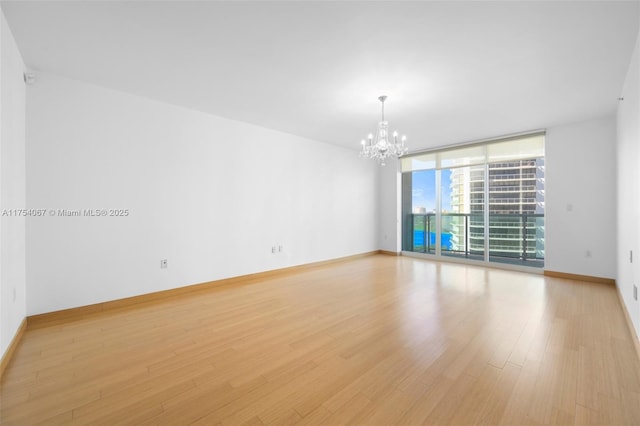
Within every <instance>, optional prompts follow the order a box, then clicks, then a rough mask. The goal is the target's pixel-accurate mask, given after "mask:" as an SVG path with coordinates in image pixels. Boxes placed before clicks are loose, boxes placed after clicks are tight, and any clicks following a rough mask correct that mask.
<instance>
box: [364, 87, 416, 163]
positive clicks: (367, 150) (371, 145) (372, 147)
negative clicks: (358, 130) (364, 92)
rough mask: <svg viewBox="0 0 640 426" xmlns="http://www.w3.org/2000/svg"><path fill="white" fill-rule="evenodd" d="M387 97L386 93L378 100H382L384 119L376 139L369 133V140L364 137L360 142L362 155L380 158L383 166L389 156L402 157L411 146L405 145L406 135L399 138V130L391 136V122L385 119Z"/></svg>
mask: <svg viewBox="0 0 640 426" xmlns="http://www.w3.org/2000/svg"><path fill="white" fill-rule="evenodd" d="M386 99H387V97H386V96H384V95H383V96H379V97H378V100H379V101H380V102H382V120H381V121H380V122H379V123H378V130H377V131H376V137H375V139H374V138H373V135H372V134H371V133H369V136H368V137H367V140H364V139H362V142H360V144H361V145H362V152H361V153H360V155H361V156H362V157H364V158H370V159H375V160H378V162H379V163H380V164H381V165H383V166H384V160H385V159H386V158H387V157H390V156H392V155H393V156H394V157H402V156H403V155H404V154H406V153H407V151H409V148H407V147H406V146H405V145H404V142H405V141H406V140H407V137H406V136H404V135H403V136H402V138H401V139H400V140H398V132H393V135H391V137H390V136H389V122H388V121H385V120H384V101H385V100H386ZM391 138H393V139H391Z"/></svg>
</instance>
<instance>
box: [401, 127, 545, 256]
mask: <svg viewBox="0 0 640 426" xmlns="http://www.w3.org/2000/svg"><path fill="white" fill-rule="evenodd" d="M401 164H402V229H403V232H402V236H403V239H402V248H403V251H407V252H414V253H425V254H431V255H435V256H444V257H449V258H450V257H456V258H464V259H469V260H475V261H483V262H499V263H509V264H516V265H521V266H533V267H542V266H544V135H543V134H536V135H527V136H525V137H521V138H512V139H508V140H499V141H493V142H489V143H485V144H476V145H471V146H467V147H462V148H460V147H458V148H455V149H451V150H441V151H435V152H428V153H422V154H418V155H413V156H410V157H408V158H403V159H402V163H401Z"/></svg>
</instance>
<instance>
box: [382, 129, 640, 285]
mask: <svg viewBox="0 0 640 426" xmlns="http://www.w3.org/2000/svg"><path fill="white" fill-rule="evenodd" d="M615 135H616V129H615V119H614V118H613V117H607V118H601V119H597V120H590V121H585V122H582V123H574V124H570V125H565V126H557V127H552V128H549V129H547V135H546V139H545V141H546V152H545V166H546V169H545V238H546V241H545V269H546V270H550V271H556V272H565V273H572V274H580V275H590V276H596V277H602V278H615V276H616V243H615V241H616V237H615V233H616V219H615V205H616V194H615V182H616V176H615V167H616V154H615V137H616V136H615ZM381 178H382V182H381V189H382V190H381V201H380V205H381V221H380V222H381V223H380V229H381V231H380V232H381V234H382V236H384V235H388V236H391V235H394V230H397V229H398V218H399V217H400V212H399V201H398V197H399V194H400V187H399V180H398V178H397V175H396V173H395V168H393V170H384V171H383V172H382V173H381ZM634 182H636V181H634ZM585 231H588V232H585ZM395 235H396V236H397V237H396V241H393V240H387V241H385V240H381V243H380V245H381V247H382V248H383V249H385V250H394V248H395V247H397V246H398V245H399V244H400V235H399V234H398V233H397V232H396V233H395ZM382 238H383V237H382ZM587 252H589V254H587Z"/></svg>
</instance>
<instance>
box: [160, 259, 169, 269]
mask: <svg viewBox="0 0 640 426" xmlns="http://www.w3.org/2000/svg"><path fill="white" fill-rule="evenodd" d="M168 266H169V261H168V260H167V259H162V260H161V261H160V269H167V267H168Z"/></svg>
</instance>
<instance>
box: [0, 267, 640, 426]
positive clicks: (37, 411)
mask: <svg viewBox="0 0 640 426" xmlns="http://www.w3.org/2000/svg"><path fill="white" fill-rule="evenodd" d="M0 423H1V424H2V425H27V424H47V425H57V424H79V425H84V424H96V425H100V424H104V425H115V424H130V425H147V424H149V425H173V424H176V425H181V424H184V425H186V424H194V425H195V424H197V425H214V424H232V425H239V424H252V425H262V424H265V425H266V424H301V425H314V424H326V425H338V424H367V425H392V424H407V425H412V424H461V425H463V424H464V425H466V424H489V425H500V424H505V425H543V424H563V425H572V424H575V425H587V424H608V425H625V424H628V425H632V424H635V425H638V424H640V362H639V360H638V357H637V356H636V353H635V349H634V346H633V342H632V340H631V336H630V333H629V331H628V329H627V326H626V323H625V319H624V314H623V311H622V308H621V306H620V304H619V301H618V298H617V294H616V290H615V287H613V286H610V285H604V284H595V283H587V282H576V281H570V280H562V279H557V278H549V277H543V276H540V275H530V274H525V273H518V272H509V271H502V270H493V269H484V268H480V267H475V266H466V265H459V264H446V263H434V262H429V261H425V260H421V259H413V258H408V257H391V256H382V255H377V256H371V257H367V258H362V259H357V260H351V261H347V262H343V263H335V264H331V265H326V266H319V267H316V268H312V269H307V270H302V271H298V272H294V273H288V274H283V275H282V276H274V277H270V278H268V279H264V280H261V281H259V282H247V283H246V284H245V285H238V284H236V285H233V286H225V287H220V288H216V289H213V290H209V291H202V292H196V293H193V294H191V295H183V296H178V297H175V298H171V299H167V300H164V301H157V302H153V303H148V304H143V305H138V306H134V307H128V308H123V309H120V310H116V311H110V312H105V313H98V314H93V315H88V316H87V317H85V318H82V319H78V320H75V321H70V322H66V323H59V324H53V325H50V326H47V327H41V328H28V329H27V331H26V333H25V335H24V338H23V340H22V342H21V344H20V345H19V346H18V348H17V350H16V353H15V354H14V358H13V360H12V362H11V363H10V365H9V366H8V368H7V370H6V372H5V376H4V377H3V379H2V383H1V389H0Z"/></svg>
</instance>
